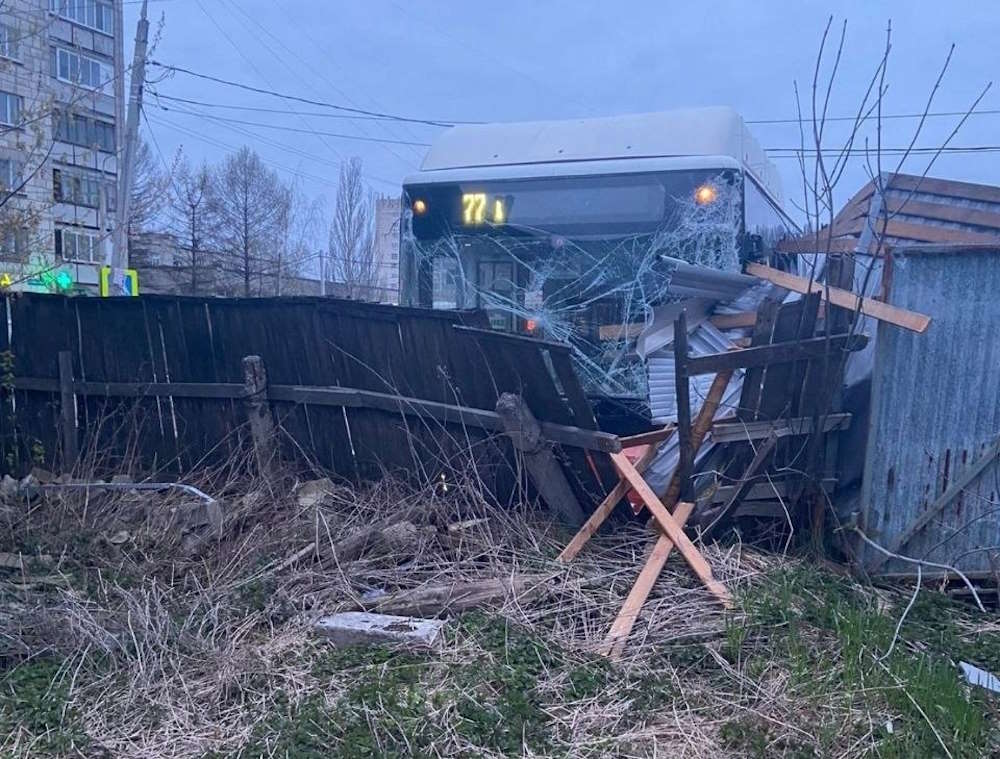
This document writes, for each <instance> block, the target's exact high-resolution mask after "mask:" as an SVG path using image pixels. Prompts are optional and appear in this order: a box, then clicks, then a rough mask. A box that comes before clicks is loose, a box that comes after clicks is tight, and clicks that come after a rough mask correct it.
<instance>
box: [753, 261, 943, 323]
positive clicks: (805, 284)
mask: <svg viewBox="0 0 1000 759" xmlns="http://www.w3.org/2000/svg"><path fill="white" fill-rule="evenodd" d="M746 271H747V274H752V275H753V276H755V277H760V278H761V279H766V280H767V281H768V282H772V283H773V284H776V285H778V286H779V287H783V288H785V289H786V290H792V291H794V292H797V293H803V294H805V293H809V292H819V293H822V297H823V298H826V297H827V289H829V301H830V303H831V304H833V305H834V306H840V307H841V308H846V309H849V310H851V311H857V310H858V309H859V308H860V309H861V313H863V314H864V315H865V316H870V317H872V318H873V319H877V320H879V321H883V322H886V323H888V324H895V325H896V326H897V327H902V328H903V329H908V330H910V331H912V332H926V331H927V328H928V327H929V326H930V323H931V318H930V317H929V316H927V315H925V314H918V313H916V312H915V311H908V310H907V309H905V308H898V307H897V306H891V305H889V304H888V303H883V302H882V301H878V300H874V299H873V298H863V297H860V296H858V295H856V294H855V293H853V292H849V291H847V290H841V289H840V288H836V287H830V288H826V287H825V286H824V285H823V284H822V283H820V282H815V281H813V282H811V283H810V281H809V280H808V279H806V278H805V277H798V276H795V275H794V274H788V273H786V272H783V271H778V270H777V269H772V268H771V267H770V266H764V265H762V264H756V263H748V264H747V266H746Z"/></svg>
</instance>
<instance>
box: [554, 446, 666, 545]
mask: <svg viewBox="0 0 1000 759" xmlns="http://www.w3.org/2000/svg"><path fill="white" fill-rule="evenodd" d="M655 453H656V449H655V447H654V446H650V447H649V448H648V449H647V450H646V451H644V452H643V454H642V456H641V457H640V458H639V460H638V461H637V462H636V463H635V468H636V470H637V471H639V472H643V471H645V469H646V467H647V466H649V462H650V461H652V460H653V456H654V455H655ZM629 489H630V486H629V484H628V482H626V481H625V480H619V481H618V484H617V485H615V486H614V488H612V489H611V492H610V493H608V495H607V497H606V498H605V499H604V500H603V501H601V503H600V505H599V506H598V507H597V508H596V509H594V513H592V514H591V515H590V517H589V518H588V519H587V521H586V522H584V524H583V527H581V528H580V529H579V530H578V531H577V533H576V535H574V536H573V539H572V540H570V541H569V543H567V544H566V547H565V548H564V549H563V550H562V553H560V554H559V556H557V557H556V561H559V562H562V563H563V564H567V563H569V562H571V561H572V560H573V559H574V558H575V557H576V555H577V554H578V553H580V551H581V550H582V549H583V547H584V546H585V545H586V544H587V541H588V540H590V539H591V538H592V537H593V536H594V535H595V534H596V533H597V530H598V529H600V527H601V525H602V524H604V522H605V521H606V520H607V518H608V517H609V516H611V512H613V511H614V510H615V506H617V505H618V502H619V501H621V499H622V498H624V497H625V496H626V495H628V491H629Z"/></svg>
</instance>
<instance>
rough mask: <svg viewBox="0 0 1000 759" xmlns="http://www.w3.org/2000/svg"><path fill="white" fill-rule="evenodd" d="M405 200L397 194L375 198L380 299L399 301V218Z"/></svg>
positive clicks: (383, 301) (387, 301)
mask: <svg viewBox="0 0 1000 759" xmlns="http://www.w3.org/2000/svg"><path fill="white" fill-rule="evenodd" d="M401 209H402V201H401V200H400V198H399V197H398V196H397V197H380V198H376V199H375V261H376V266H377V267H378V269H377V282H376V285H377V287H376V294H375V297H374V298H373V299H377V300H378V301H379V302H381V303H392V304H397V305H398V304H399V219H400V213H401Z"/></svg>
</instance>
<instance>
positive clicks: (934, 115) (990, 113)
mask: <svg viewBox="0 0 1000 759" xmlns="http://www.w3.org/2000/svg"><path fill="white" fill-rule="evenodd" d="M997 114H1000V109H991V110H983V111H972V113H968V112H967V111H930V112H928V113H892V114H882V116H881V118H882V120H883V121H888V120H895V119H922V118H924V117H928V118H938V117H943V116H951V117H956V116H958V117H962V116H965V115H969V116H996V115H997ZM878 118H879V116H878V115H876V114H870V115H868V116H862V117H860V118H858V117H855V116H827V117H826V118H825V119H824V121H850V122H854V121H857V122H858V123H862V122H865V121H875V120H877V119H878ZM745 123H747V124H796V125H797V124H809V123H812V122H811V119H746V121H745Z"/></svg>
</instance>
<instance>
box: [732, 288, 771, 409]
mask: <svg viewBox="0 0 1000 759" xmlns="http://www.w3.org/2000/svg"><path fill="white" fill-rule="evenodd" d="M780 309H781V303H780V301H778V300H775V299H773V298H766V299H765V300H764V302H763V303H761V304H760V306H758V307H757V322H756V323H755V324H754V328H753V335H752V336H751V338H750V347H755V346H758V345H768V344H769V343H770V342H771V335H772V334H773V333H774V323H775V321H777V319H778V311H779V310H780ZM763 379H764V367H762V366H757V367H753V368H752V369H749V370H748V371H747V372H746V374H745V375H744V377H743V390H742V391H741V392H740V407H739V408H738V409H737V410H736V414H737V416H738V417H739V418H740V419H745V420H747V421H752V420H754V419H756V418H757V409H758V407H759V406H760V392H761V387H762V383H763Z"/></svg>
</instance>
